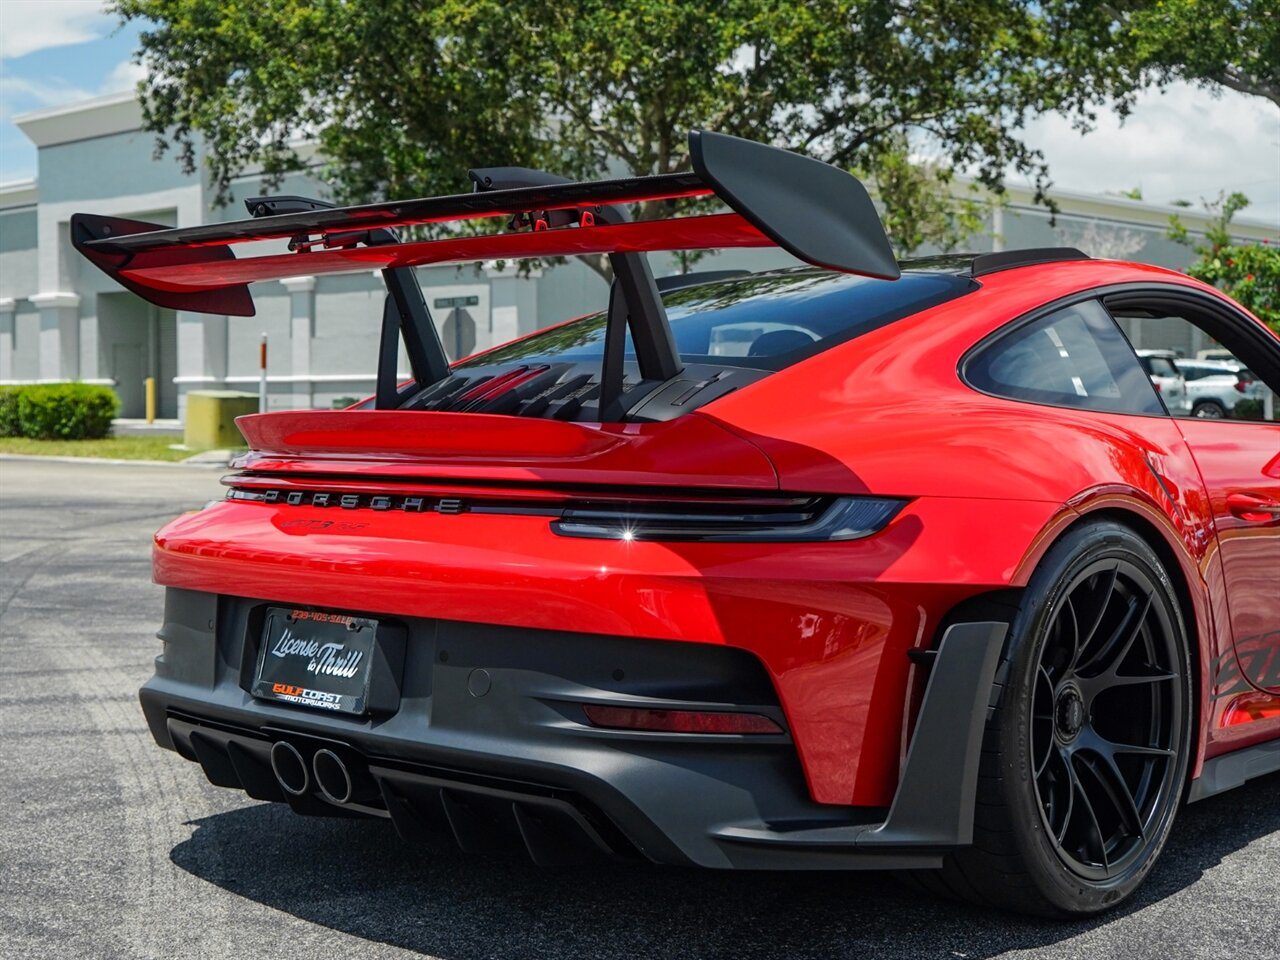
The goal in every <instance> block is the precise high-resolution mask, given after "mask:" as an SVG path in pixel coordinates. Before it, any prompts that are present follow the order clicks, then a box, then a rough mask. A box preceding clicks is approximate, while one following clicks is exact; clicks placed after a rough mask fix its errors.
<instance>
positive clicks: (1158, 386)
mask: <svg viewBox="0 0 1280 960" xmlns="http://www.w3.org/2000/svg"><path fill="white" fill-rule="evenodd" d="M1151 385H1152V386H1153V387H1155V388H1156V393H1159V392H1160V384H1159V383H1157V382H1156V381H1154V380H1152V381H1151Z"/></svg>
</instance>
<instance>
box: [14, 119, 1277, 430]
mask: <svg viewBox="0 0 1280 960" xmlns="http://www.w3.org/2000/svg"><path fill="white" fill-rule="evenodd" d="M16 122H17V125H18V126H19V128H20V129H21V130H22V131H23V133H24V134H25V135H26V136H27V137H28V138H29V139H30V140H31V141H32V142H33V143H34V144H35V145H36V147H37V151H38V154H37V155H38V161H37V164H38V166H37V169H38V177H37V179H35V180H30V181H24V182H19V183H9V184H0V384H11V383H31V382H41V381H45V382H52V381H61V380H82V381H85V382H89V383H101V384H107V385H110V386H112V387H114V388H115V389H116V391H117V392H118V393H119V395H120V399H121V403H122V415H123V416H126V417H140V416H142V414H143V407H144V386H143V384H144V381H145V378H147V377H149V376H150V377H155V378H156V379H157V382H158V398H159V410H158V412H159V415H160V416H161V417H174V418H181V417H182V415H183V411H184V408H185V397H186V395H187V394H188V393H189V392H190V391H192V390H201V389H211V388H218V389H247V390H256V388H257V383H258V345H259V342H260V339H261V335H262V334H263V333H265V334H266V335H267V337H268V343H269V364H268V383H269V406H270V408H271V409H292V408H306V407H329V406H331V405H332V404H333V402H334V401H335V400H337V399H339V398H342V397H352V396H363V395H365V394H368V393H370V392H372V388H373V381H374V365H375V363H376V345H377V337H378V321H379V319H380V317H381V305H382V297H383V294H384V290H383V287H382V284H381V281H380V279H379V278H378V276H377V275H376V274H373V273H370V272H367V271H366V272H362V273H353V274H345V275H341V276H321V277H309V276H300V277H296V278H292V279H289V280H285V281H281V282H278V283H268V284H261V285H259V286H257V287H255V290H254V299H255V302H256V305H257V316H254V317H217V316H208V315H205V314H196V313H187V312H184V311H173V310H164V309H160V308H157V307H153V306H151V305H150V304H147V303H145V302H144V301H142V300H141V299H139V298H138V297H136V296H134V295H133V294H131V293H129V292H127V291H125V290H123V289H121V288H120V287H119V286H118V285H117V284H115V283H114V282H113V281H111V280H109V279H108V278H107V277H106V276H105V275H103V274H102V273H100V272H99V271H98V270H97V269H95V268H94V267H93V266H92V265H90V264H89V263H87V262H85V261H83V260H81V258H80V257H79V256H78V255H77V254H76V253H75V251H74V250H73V249H72V247H71V244H70V240H69V234H68V221H69V220H70V217H71V214H73V213H76V212H89V213H100V214H107V215H112V216H122V217H129V218H133V219H139V220H148V221H151V222H155V223H162V224H166V225H172V226H189V225H194V224H198V223H203V222H208V221H209V220H216V219H236V218H239V217H242V216H244V212H243V211H244V207H243V205H242V204H241V201H242V200H243V199H244V198H246V197H250V196H256V195H259V194H261V193H265V192H267V191H265V190H264V188H263V186H262V183H261V180H260V177H258V176H256V175H254V174H253V173H248V174H246V175H245V176H243V177H241V178H239V179H238V180H237V181H236V182H235V184H234V190H233V192H234V196H235V204H233V205H232V206H229V207H223V208H218V209H215V208H212V207H211V199H212V198H211V194H210V191H209V190H208V188H207V186H206V185H205V183H204V182H203V179H202V178H201V177H200V176H198V175H186V174H184V173H182V171H181V169H180V167H179V164H178V163H177V161H176V160H175V159H173V158H172V157H171V156H166V157H164V158H162V159H159V160H157V159H155V158H154V156H153V142H154V141H153V137H152V136H151V134H148V133H145V132H143V131H142V130H141V112H140V109H139V106H138V103H137V101H136V99H135V98H134V97H133V96H132V95H131V94H126V95H117V96H111V97H104V98H100V99H96V100H90V101H86V102H82V103H77V104H73V105H70V106H65V107H58V108H54V109H50V110H42V111H39V112H36V113H29V114H25V115H23V116H20V117H18V118H17V119H16ZM308 149H309V148H308V147H307V146H305V145H303V146H302V147H300V148H299V150H300V152H301V153H302V154H303V155H304V156H306V155H307V154H306V151H307V150H308ZM486 161H489V162H491V161H492V158H477V164H482V163H484V162H486ZM274 192H279V193H295V194H304V195H311V196H319V197H323V196H324V195H325V192H326V191H325V186H324V184H323V183H321V182H319V181H318V180H317V179H316V178H314V177H308V176H304V175H299V176H294V177H291V178H290V179H289V180H288V181H286V182H285V183H284V184H282V185H281V186H280V187H279V188H277V190H276V191H274ZM1055 198H1056V199H1057V201H1058V203H1059V204H1060V206H1061V213H1060V214H1059V216H1058V220H1057V224H1056V225H1054V226H1051V225H1050V222H1049V218H1048V214H1047V213H1046V211H1044V210H1043V209H1042V208H1039V207H1036V206H1034V205H1033V204H1032V203H1031V200H1030V196H1029V194H1027V193H1026V192H1023V191H1019V190H1017V189H1012V190H1011V192H1010V196H1009V201H1008V203H1006V204H1005V205H1004V206H1003V207H1000V208H995V209H994V210H993V213H992V215H991V217H990V223H989V228H990V229H989V230H988V232H987V233H986V234H985V235H983V236H979V237H975V238H973V243H972V247H973V248H974V249H978V250H984V249H991V248H992V247H993V246H995V247H997V248H999V247H1001V246H1003V247H1007V248H1016V247H1032V246H1051V245H1057V244H1064V243H1065V244H1070V245H1074V246H1079V247H1081V248H1082V249H1084V250H1085V251H1086V252H1088V253H1090V254H1092V255H1095V256H1111V257H1120V258H1123V259H1133V260H1141V261H1146V262H1149V263H1156V264H1160V265H1163V266H1171V267H1182V266H1185V265H1186V263H1187V262H1188V261H1189V259H1190V251H1189V250H1188V248H1186V247H1184V246H1180V245H1178V244H1175V243H1173V242H1171V241H1169V240H1168V239H1167V238H1166V237H1165V230H1166V228H1167V226H1168V217H1169V214H1170V213H1172V212H1175V211H1174V210H1172V209H1168V208H1162V207H1158V206H1153V205H1150V204H1143V203H1141V202H1137V201H1132V200H1127V199H1122V198H1116V197H1106V196H1090V195H1083V194H1073V193H1056V194H1055ZM1176 212H1178V213H1180V214H1181V215H1182V216H1183V218H1184V221H1185V222H1186V223H1187V225H1188V226H1189V227H1190V228H1191V229H1192V231H1193V232H1194V231H1197V230H1202V229H1203V228H1204V226H1205V221H1204V218H1203V216H1202V215H1199V214H1197V213H1196V212H1194V211H1189V210H1181V211H1176ZM1234 226H1235V230H1236V232H1237V233H1238V234H1239V235H1240V236H1241V237H1242V238H1246V239H1251V240H1260V239H1263V238H1268V239H1271V240H1272V241H1273V242H1274V241H1276V240H1280V237H1278V236H1277V234H1278V233H1280V231H1277V229H1276V225H1275V224H1266V223H1262V222H1259V221H1250V220H1239V221H1238V222H1237V223H1236V224H1235V225H1234ZM787 262H790V261H789V258H787V257H786V255H785V254H782V253H781V252H779V251H758V250H739V251H727V252H725V253H723V254H719V255H713V256H709V257H707V258H705V259H704V260H703V261H702V262H701V263H700V264H699V267H700V268H702V267H706V268H724V267H748V268H759V267H766V266H771V265H777V264H783V263H787ZM654 266H655V272H656V273H658V274H662V273H665V272H671V271H672V269H673V267H672V262H671V261H670V259H669V258H664V257H655V258H654ZM418 274H419V279H420V281H421V283H422V286H423V291H424V294H425V296H426V299H427V303H428V305H429V306H431V307H432V308H433V313H434V316H435V320H436V323H437V324H438V325H439V326H440V328H441V332H442V338H443V340H444V342H445V345H446V349H448V350H449V351H450V353H451V354H452V355H454V356H455V357H456V356H461V355H465V354H467V353H470V352H473V351H474V350H479V349H483V348H485V347H488V346H491V345H493V344H497V343H501V342H503V341H505V340H508V339H511V338H512V337H514V336H517V335H519V334H522V333H527V332H529V331H532V330H536V329H538V328H539V327H541V326H546V325H548V324H551V323H556V322H559V321H561V320H564V319H566V318H569V317H572V316H576V315H578V314H581V313H584V312H586V311H589V310H594V309H599V308H601V307H603V305H604V302H605V296H606V293H607V291H606V288H605V285H604V283H603V281H602V280H601V279H600V278H599V277H598V276H597V275H596V274H595V273H593V272H592V271H591V270H589V269H588V268H587V267H585V266H584V265H582V264H580V263H578V262H573V261H571V262H569V263H566V264H564V265H562V266H556V267H554V268H550V269H548V270H546V271H545V272H542V271H537V270H534V271H531V272H528V273H527V274H521V273H520V272H519V271H517V270H516V268H515V266H514V265H513V264H497V263H481V264H475V265H469V266H465V267H453V266H448V267H430V268H420V269H419V271H418ZM1173 346H1179V347H1181V348H1183V349H1194V348H1195V346H1196V345H1195V344H1185V345H1173Z"/></svg>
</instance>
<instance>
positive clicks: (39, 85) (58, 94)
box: [0, 76, 96, 122]
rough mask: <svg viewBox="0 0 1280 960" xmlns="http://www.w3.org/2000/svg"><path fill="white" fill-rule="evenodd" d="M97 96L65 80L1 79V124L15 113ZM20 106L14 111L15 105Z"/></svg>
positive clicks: (8, 77) (5, 77) (13, 77)
mask: <svg viewBox="0 0 1280 960" xmlns="http://www.w3.org/2000/svg"><path fill="white" fill-rule="evenodd" d="M92 96H96V94H95V93H94V92H93V91H92V90H82V89H81V88H80V87H77V86H75V85H74V84H70V83H67V82H65V81H63V80H58V79H52V80H33V79H31V78H30V77H15V76H3V77H0V122H8V121H9V120H10V119H11V117H12V115H13V114H14V113H21V112H25V111H27V110H38V109H40V108H41V107H56V106H57V105H58V104H60V103H72V102H74V101H76V100H85V99H88V98H89V97H92ZM15 104H17V105H19V107H18V109H14V105H15Z"/></svg>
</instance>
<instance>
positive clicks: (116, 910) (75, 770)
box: [0, 460, 1280, 960]
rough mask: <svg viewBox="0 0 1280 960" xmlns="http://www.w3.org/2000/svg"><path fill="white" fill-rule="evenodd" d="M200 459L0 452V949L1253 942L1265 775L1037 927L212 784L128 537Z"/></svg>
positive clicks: (1271, 938) (872, 886)
mask: <svg viewBox="0 0 1280 960" xmlns="http://www.w3.org/2000/svg"><path fill="white" fill-rule="evenodd" d="M217 478H218V471H216V470H212V471H211V470H207V469H198V468H190V467H152V466H113V465H101V464H93V463H91V462H86V463H83V464H81V463H74V464H70V463H49V462H35V461H18V460H0V564H2V569H3V576H2V577H0V811H3V813H2V814H0V957H4V958H15V960H16V958H27V957H30V958H48V957H85V958H96V957H111V958H116V957H143V958H158V957H201V958H205V957H207V958H215V957H234V958H255V957H317V956H322V955H323V956H349V957H378V958H381V957H408V956H419V955H425V956H432V957H441V958H448V960H472V958H485V957H552V958H582V957H662V958H674V957H725V958H746V957H785V958H803V957H876V958H894V957H904V958H906V957H911V958H928V957H940V958H986V957H1050V958H1064V957H1089V958H1103V957H1125V958H1143V957H1151V958H1192V957H1204V958H1210V957H1213V958H1217V957H1231V958H1234V960H1249V958H1263V957H1266V958H1271V957H1274V956H1275V955H1276V951H1277V943H1278V942H1280V776H1271V777H1268V778H1264V779H1262V780H1259V781H1255V782H1254V783H1252V784H1250V785H1249V786H1247V787H1245V788H1243V789H1241V790H1239V791H1236V792H1235V793H1233V794H1228V795H1225V796H1222V797H1219V798H1216V799H1212V800H1208V801H1204V802H1202V803H1200V804H1197V805H1195V806H1193V807H1189V808H1187V809H1186V810H1184V811H1183V812H1182V814H1181V816H1180V818H1179V822H1178V823H1177V825H1176V826H1175V828H1174V836H1173V839H1172V841H1171V842H1170V845H1169V847H1168V849H1167V850H1166V852H1165V855H1164V858H1163V860H1162V861H1161V863H1160V864H1159V865H1158V866H1157V867H1156V869H1155V871H1154V873H1153V874H1152V875H1151V877H1150V878H1149V880H1148V882H1147V884H1146V886H1145V887H1144V888H1143V889H1142V890H1141V891H1140V893H1139V895H1138V896H1137V898H1136V899H1135V901H1134V902H1133V903H1132V904H1130V905H1127V906H1126V907H1125V908H1124V909H1123V910H1121V911H1120V912H1118V913H1115V914H1111V915H1108V916H1106V917H1104V918H1102V919H1100V920H1095V921H1092V922H1089V923H1071V924H1060V923H1045V922H1035V921H1028V920H1025V919H1021V918H1017V917H1010V916H1007V915H1003V914H999V913H994V912H989V911H983V910H978V909H973V908H970V907H967V906H961V905H956V904H950V903H944V902H940V901H935V900H930V899H923V898H921V897H918V896H916V895H914V894H912V893H909V892H907V891H906V890H904V889H903V888H901V887H899V886H897V884H896V883H894V882H893V881H892V880H891V879H890V878H888V877H885V876H880V875H875V874H848V875H842V874H754V875H753V874H744V873H740V874H716V873H709V872H699V871H692V870H678V869H672V868H657V867H653V868H639V867H628V866H617V865H606V866H602V867H593V868H590V869H586V868H579V869H565V870H556V871H550V870H542V869H538V868H536V867H534V866H532V865H531V864H529V863H527V862H526V861H523V860H515V859H512V860H505V859H483V858H474V857H469V856H466V855H464V854H462V853H460V852H458V851H457V850H456V849H454V848H453V847H452V845H450V844H446V843H444V842H440V843H438V844H435V845H432V846H420V847H419V846H414V847H408V846H405V845H403V844H402V843H401V842H400V841H399V840H397V838H396V837H395V835H394V833H393V831H392V830H391V828H390V827H389V826H388V825H385V824H383V823H380V822H379V823H366V822H361V821H343V820H320V819H303V818H299V817H295V816H293V815H292V814H290V813H289V812H288V811H287V809H283V808H281V807H279V806H278V805H274V804H263V803H258V802H256V801H252V800H249V799H247V798H246V797H244V796H242V795H241V794H239V793H233V792H231V791H228V790H223V789H220V788H217V787H214V786H212V785H210V784H209V783H208V782H207V781H206V780H205V778H204V775H203V774H202V773H201V772H200V769H199V767H197V766H196V765H194V764H190V763H187V762H186V761H184V760H182V759H180V758H179V757H177V756H176V755H175V754H172V753H168V752H165V751H161V750H160V749H158V748H156V747H155V746H154V744H153V743H152V741H151V738H150V735H149V734H148V733H147V731H146V728H145V726H144V724H143V720H142V714H141V711H140V710H139V708H138V703H137V697H136V690H137V688H138V686H139V685H140V684H141V683H142V681H143V680H144V679H145V678H146V677H147V676H148V675H149V673H150V670H151V659H152V657H153V656H154V655H155V654H156V653H157V652H158V649H159V642H158V641H157V640H156V639H155V638H154V632H155V629H156V627H157V626H158V625H159V621H160V614H161V606H162V598H161V591H160V589H159V588H158V587H156V586H154V585H152V584H151V582H150V566H149V540H150V535H151V533H152V532H153V531H154V530H155V529H156V528H157V527H158V526H159V525H160V524H161V523H163V522H164V521H165V519H167V518H168V517H170V516H172V515H174V514H176V513H178V512H180V511H182V510H186V509H192V508H195V507H199V506H200V505H201V504H203V503H204V502H205V501H206V500H208V499H210V498H211V497H213V496H217V495H219V492H220V487H219V485H218V483H217Z"/></svg>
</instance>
